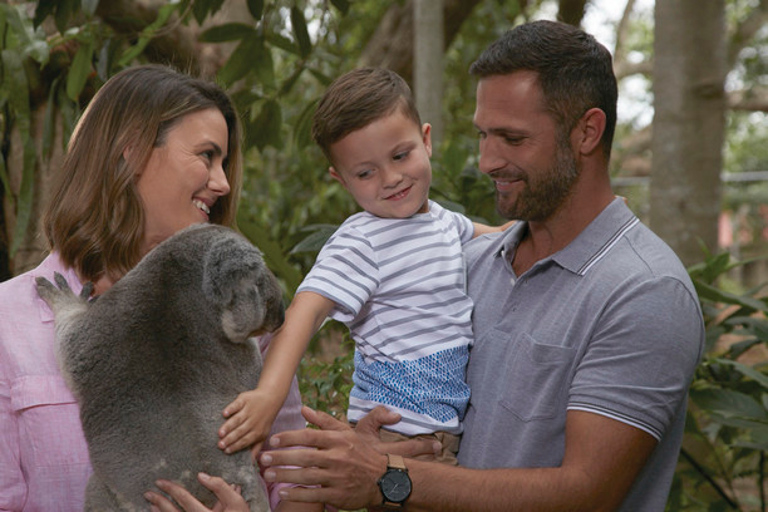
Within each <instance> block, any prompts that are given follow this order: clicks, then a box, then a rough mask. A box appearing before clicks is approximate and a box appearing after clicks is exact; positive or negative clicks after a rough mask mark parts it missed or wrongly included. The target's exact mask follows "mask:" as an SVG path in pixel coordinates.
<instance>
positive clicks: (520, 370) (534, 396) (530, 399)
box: [500, 333, 576, 421]
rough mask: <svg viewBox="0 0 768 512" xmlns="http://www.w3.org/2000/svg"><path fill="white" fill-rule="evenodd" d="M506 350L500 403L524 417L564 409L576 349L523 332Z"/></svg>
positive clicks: (553, 413)
mask: <svg viewBox="0 0 768 512" xmlns="http://www.w3.org/2000/svg"><path fill="white" fill-rule="evenodd" d="M511 342H512V343H514V345H513V346H512V347H510V350H509V351H508V352H507V354H506V361H505V373H504V379H505V380H506V382H505V383H504V390H505V391H504V395H503V398H502V399H501V400H500V405H501V406H502V407H503V408H504V409H506V410H507V411H509V412H511V413H512V414H514V415H515V416H516V417H517V418H519V419H520V420H522V421H535V420H545V419H551V418H553V417H555V416H557V415H558V414H560V413H564V412H565V408H566V405H567V400H568V380H569V375H570V374H571V370H572V366H573V360H574V357H575V353H576V351H575V350H574V349H572V348H570V347H561V346H557V345H547V344H543V343H538V342H537V341H536V340H534V339H533V338H532V337H531V336H529V335H528V334H525V333H521V334H520V335H519V336H517V337H516V338H515V339H513V340H511Z"/></svg>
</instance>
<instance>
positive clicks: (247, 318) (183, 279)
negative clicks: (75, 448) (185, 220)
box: [37, 224, 283, 511]
mask: <svg viewBox="0 0 768 512" xmlns="http://www.w3.org/2000/svg"><path fill="white" fill-rule="evenodd" d="M56 282H57V284H58V288H57V287H56V286H54V285H52V284H51V283H50V282H49V281H47V280H46V279H44V278H38V281H37V287H38V293H39V294H40V296H41V297H42V298H43V299H44V300H45V301H46V302H47V303H48V304H49V305H50V306H51V308H52V310H53V311H54V314H55V325H56V334H57V340H58V341H57V345H58V346H57V357H58V360H59V365H60V366H61V370H62V373H63V374H64V377H65V379H67V383H68V385H69V386H70V389H71V390H72V392H73V393H74V394H75V396H76V397H77V399H78V403H79V405H80V419H81V421H82V424H83V431H84V433H85V437H86V440H87V441H88V449H89V453H90V458H91V464H92V465H93V471H94V473H93V476H92V477H91V479H90V480H89V482H88V488H87V490H86V506H85V509H86V510H93V511H103V510H131V511H132V510H147V509H148V505H149V504H148V502H147V501H146V500H144V498H143V497H142V495H143V494H144V492H146V491H147V490H150V489H155V485H154V482H155V480H156V479H158V478H164V479H168V480H173V481H177V482H181V483H182V484H183V485H184V486H185V487H186V488H187V489H188V490H190V492H192V493H193V494H194V495H195V496H196V497H198V499H200V500H201V501H203V503H205V504H206V505H207V506H209V507H210V506H212V505H213V504H214V503H215V501H216V500H215V497H214V495H213V494H212V493H211V492H210V491H208V490H207V489H205V488H204V487H202V486H201V485H200V484H199V483H198V482H197V478H196V475H197V473H198V472H200V471H205V472H207V473H209V474H211V475H218V476H221V477H223V478H224V479H225V480H226V481H228V482H230V483H232V484H238V485H240V486H241V488H242V494H243V496H244V497H245V499H246V501H247V502H248V503H249V505H250V509H251V510H252V511H268V510H269V505H268V502H267V499H266V497H265V495H264V491H263V489H262V485H261V482H260V481H259V478H258V475H257V471H256V469H255V467H254V464H253V462H252V461H251V454H250V450H241V451H240V452H238V453H236V454H233V455H226V454H224V453H223V452H222V451H221V450H219V448H217V446H216V443H217V441H218V435H217V431H218V429H219V428H220V427H221V425H222V423H223V417H222V410H223V409H224V407H225V406H226V405H227V404H229V403H230V402H231V401H232V400H234V399H235V398H236V397H237V395H238V394H239V393H240V392H242V391H245V390H247V389H253V388H254V387H255V386H256V384H257V382H258V377H259V373H260V370H261V357H260V352H259V348H258V346H257V345H256V341H255V340H253V339H250V338H249V336H250V335H252V334H254V333H256V332H260V331H265V330H266V331H271V330H274V329H276V328H277V327H279V326H280V324H281V323H282V322H283V301H282V295H281V292H280V288H279V286H278V284H277V281H276V280H275V278H274V276H273V275H272V274H271V273H270V272H269V270H268V269H267V267H266V266H265V264H264V262H263V260H262V258H261V255H260V253H259V251H258V250H257V249H256V248H255V247H253V245H251V244H250V243H249V242H248V241H247V240H246V239H245V238H243V237H242V236H240V235H238V234H236V233H235V232H234V231H232V230H230V229H228V228H224V227H221V226H215V225H208V224H202V225H197V226H193V227H190V228H187V229H185V230H182V231H180V232H179V233H177V234H176V235H174V236H172V237H170V238H169V239H167V240H166V241H165V242H163V243H161V244H160V245H158V246H157V247H156V248H155V249H153V250H152V251H151V252H150V253H149V254H147V256H146V257H145V258H144V259H143V260H142V261H141V262H140V263H139V264H138V265H137V266H136V267H135V268H134V269H133V270H131V271H130V272H129V273H128V274H126V275H125V277H123V278H122V279H121V280H120V281H119V282H117V283H116V284H115V285H114V286H113V287H112V288H111V289H110V290H109V291H107V292H106V293H104V294H103V295H102V296H100V297H99V298H98V300H95V301H88V300H87V297H88V295H89V294H90V286H87V287H86V288H85V289H84V291H83V293H82V294H81V296H79V297H78V296H75V295H74V294H73V293H72V291H71V290H70V289H69V287H68V286H67V283H66V281H65V280H64V279H63V277H61V276H60V275H57V276H56Z"/></svg>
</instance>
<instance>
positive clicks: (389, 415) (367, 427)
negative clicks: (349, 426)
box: [355, 405, 400, 437]
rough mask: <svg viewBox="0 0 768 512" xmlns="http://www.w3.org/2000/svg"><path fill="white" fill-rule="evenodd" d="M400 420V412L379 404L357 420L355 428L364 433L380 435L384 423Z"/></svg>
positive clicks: (392, 423) (389, 423)
mask: <svg viewBox="0 0 768 512" xmlns="http://www.w3.org/2000/svg"><path fill="white" fill-rule="evenodd" d="M398 421H400V415H399V414H397V413H396V412H392V411H390V410H389V409H387V408H386V407H384V406H382V405H379V406H377V407H376V408H374V409H373V410H372V411H371V412H369V413H368V414H366V415H365V416H363V417H362V418H361V419H360V421H358V422H357V426H356V427H355V430H357V431H358V432H359V433H361V434H364V435H367V434H373V435H374V436H376V437H378V435H379V430H380V429H381V426H382V425H394V424H395V423H397V422H398Z"/></svg>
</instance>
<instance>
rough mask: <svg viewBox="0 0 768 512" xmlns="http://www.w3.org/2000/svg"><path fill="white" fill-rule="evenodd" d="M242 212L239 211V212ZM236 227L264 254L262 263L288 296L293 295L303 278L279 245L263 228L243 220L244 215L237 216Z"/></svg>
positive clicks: (248, 220)
mask: <svg viewBox="0 0 768 512" xmlns="http://www.w3.org/2000/svg"><path fill="white" fill-rule="evenodd" d="M242 211H243V210H242V209H241V210H240V212H242ZM237 225H238V229H240V231H241V232H242V233H243V235H245V236H246V238H248V239H249V240H250V241H251V242H252V243H253V244H254V245H255V246H256V247H258V248H259V250H261V252H262V253H263V254H264V261H265V262H266V264H267V266H268V267H269V269H270V270H271V271H272V272H274V273H275V276H277V277H279V278H280V279H282V280H283V281H284V282H285V284H286V287H287V288H288V291H289V294H290V295H293V292H294V291H295V290H296V288H298V287H299V284H301V280H302V279H303V276H302V275H301V272H299V271H298V270H296V268H294V266H293V265H291V264H290V263H289V262H288V260H287V259H286V258H285V256H283V251H282V249H281V248H280V244H278V243H277V242H275V241H274V240H272V239H271V238H270V237H269V234H268V232H267V231H266V230H265V229H264V228H262V227H261V226H259V225H258V224H256V223H255V222H253V221H251V220H250V219H247V218H245V215H242V214H241V215H238V217H237Z"/></svg>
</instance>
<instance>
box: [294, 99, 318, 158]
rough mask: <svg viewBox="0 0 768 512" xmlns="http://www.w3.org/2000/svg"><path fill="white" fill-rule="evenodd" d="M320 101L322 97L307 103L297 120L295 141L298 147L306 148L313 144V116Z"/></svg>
mask: <svg viewBox="0 0 768 512" xmlns="http://www.w3.org/2000/svg"><path fill="white" fill-rule="evenodd" d="M319 102H320V98H316V99H314V100H312V101H310V102H309V103H307V105H306V106H305V107H304V108H303V109H302V111H301V113H300V114H299V118H298V119H297V120H296V126H294V128H293V141H294V144H296V147H297V148H298V149H304V148H305V147H307V146H309V145H310V144H312V116H313V115H314V113H315V109H316V108H317V104H318V103H319Z"/></svg>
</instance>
